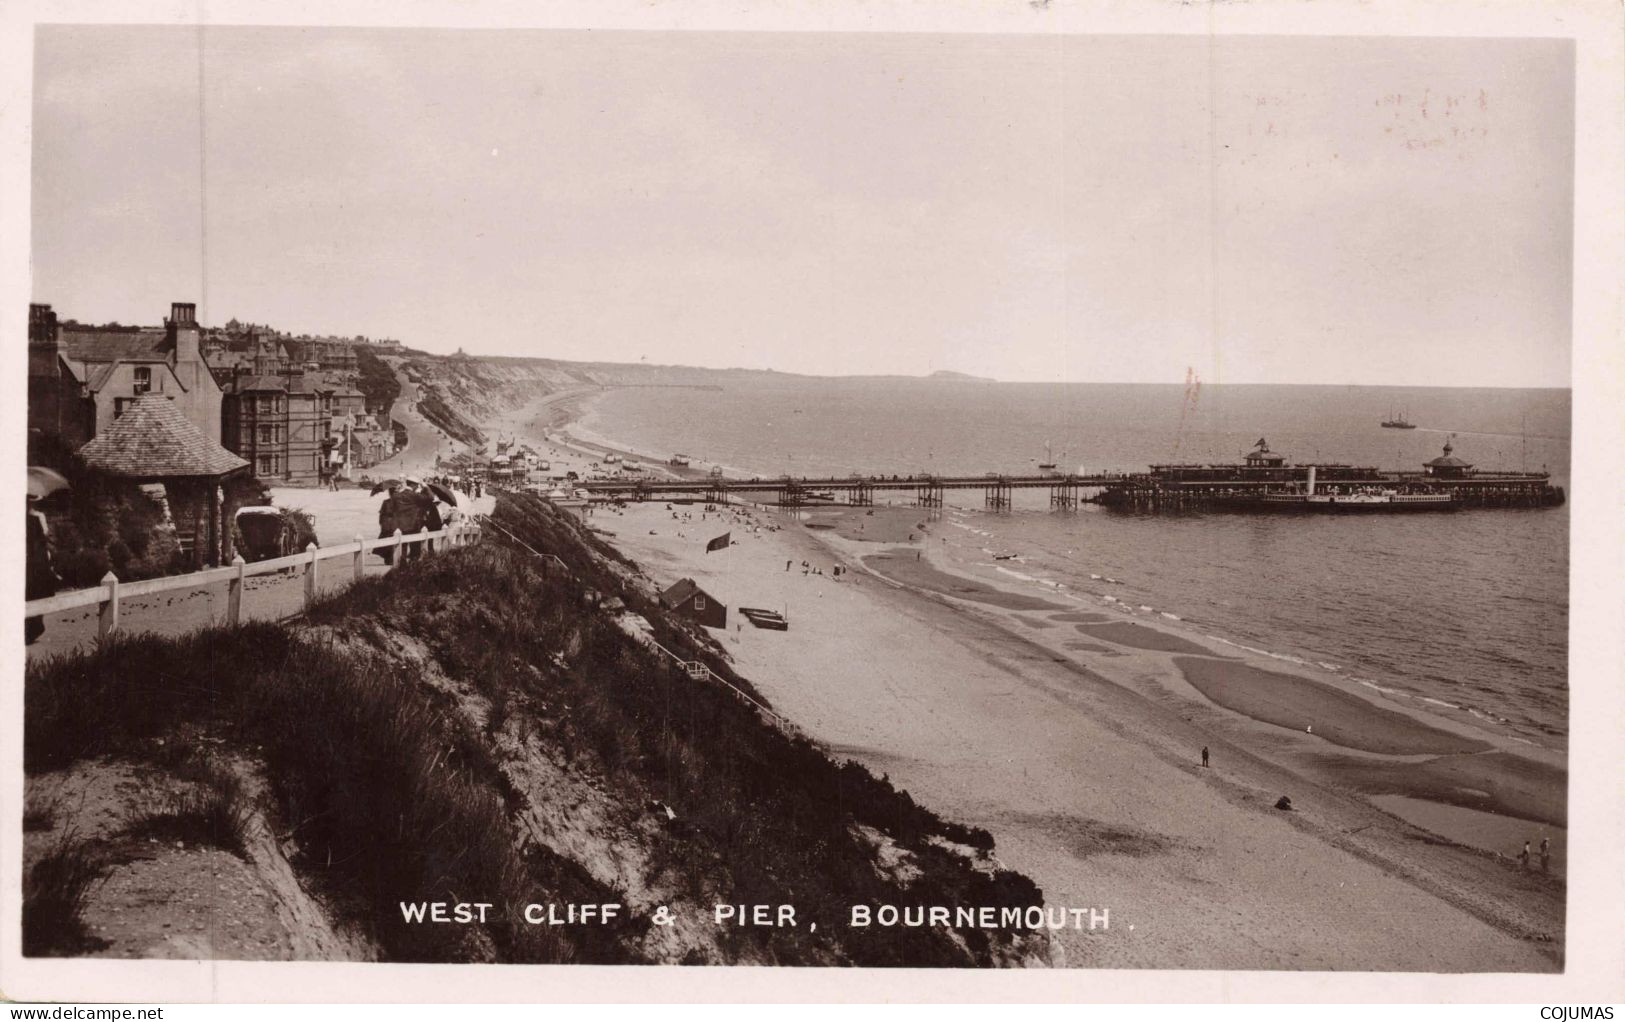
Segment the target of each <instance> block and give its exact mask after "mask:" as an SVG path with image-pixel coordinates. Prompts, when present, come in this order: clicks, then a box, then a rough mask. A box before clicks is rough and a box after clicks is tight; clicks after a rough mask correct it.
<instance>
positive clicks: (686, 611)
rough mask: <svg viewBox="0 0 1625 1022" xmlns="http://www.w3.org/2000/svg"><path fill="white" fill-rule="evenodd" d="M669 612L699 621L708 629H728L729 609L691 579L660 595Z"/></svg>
mask: <svg viewBox="0 0 1625 1022" xmlns="http://www.w3.org/2000/svg"><path fill="white" fill-rule="evenodd" d="M660 605H661V606H662V607H665V608H666V609H667V610H669V611H672V612H674V613H677V614H681V615H683V616H684V617H687V618H691V619H693V620H695V621H698V622H699V623H700V624H702V625H704V626H705V627H707V628H727V627H728V608H727V606H726V605H724V604H723V603H722V601H721V600H718V599H717V598H716V597H714V596H712V595H710V594H709V593H707V592H706V591H705V590H703V589H701V588H700V587H699V585H698V584H697V583H696V582H695V581H694V580H693V579H691V578H685V579H682V580H681V581H679V582H677V583H676V584H674V585H673V586H672V587H671V588H670V589H667V590H666V591H665V592H663V593H661V594H660Z"/></svg>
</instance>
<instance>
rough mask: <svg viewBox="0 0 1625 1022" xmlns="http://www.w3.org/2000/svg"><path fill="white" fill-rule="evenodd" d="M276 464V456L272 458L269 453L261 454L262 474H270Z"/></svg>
mask: <svg viewBox="0 0 1625 1022" xmlns="http://www.w3.org/2000/svg"><path fill="white" fill-rule="evenodd" d="M275 466H276V459H275V458H272V457H271V456H270V455H269V454H262V455H260V475H262V476H268V475H270V474H271V472H272V471H274V469H275Z"/></svg>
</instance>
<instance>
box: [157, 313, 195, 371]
mask: <svg viewBox="0 0 1625 1022" xmlns="http://www.w3.org/2000/svg"><path fill="white" fill-rule="evenodd" d="M164 327H165V330H166V332H167V333H168V334H169V343H170V344H171V345H173V346H174V352H175V365H177V366H179V365H183V364H185V363H197V362H200V361H202V355H201V354H199V352H198V327H197V306H196V305H195V304H193V303H192V302H170V303H169V318H168V319H166V320H164Z"/></svg>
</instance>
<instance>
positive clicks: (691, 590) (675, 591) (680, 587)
mask: <svg viewBox="0 0 1625 1022" xmlns="http://www.w3.org/2000/svg"><path fill="white" fill-rule="evenodd" d="M699 592H704V590H702V589H701V588H700V587H699V585H698V584H697V583H695V581H694V580H693V579H691V578H685V579H682V580H681V581H679V582H677V583H675V584H674V585H672V587H671V588H670V589H667V590H666V591H665V592H663V593H661V594H660V605H661V606H663V607H667V608H670V607H680V606H682V605H683V604H685V603H687V602H688V598H689V597H691V596H693V595H694V594H695V593H699Z"/></svg>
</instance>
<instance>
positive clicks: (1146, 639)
mask: <svg viewBox="0 0 1625 1022" xmlns="http://www.w3.org/2000/svg"><path fill="white" fill-rule="evenodd" d="M1072 627H1074V628H1076V629H1077V630H1078V631H1080V632H1082V633H1083V634H1085V635H1087V636H1089V637H1090V638H1092V639H1100V640H1102V641H1105V642H1112V643H1116V644H1117V645H1119V646H1129V647H1131V648H1133V649H1151V650H1156V651H1157V652H1159V653H1194V654H1196V655H1198V656H1213V655H1214V654H1213V651H1212V650H1210V649H1208V648H1207V647H1206V646H1198V645H1197V644H1196V643H1194V642H1191V641H1189V640H1187V639H1181V638H1180V637H1179V636H1177V635H1169V634H1168V633H1167V632H1160V631H1158V630H1157V629H1155V628H1147V627H1146V626H1145V625H1138V624H1135V623H1134V622H1132V621H1112V622H1109V623H1107V624H1098V625H1095V624H1077V625H1073V626H1072Z"/></svg>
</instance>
